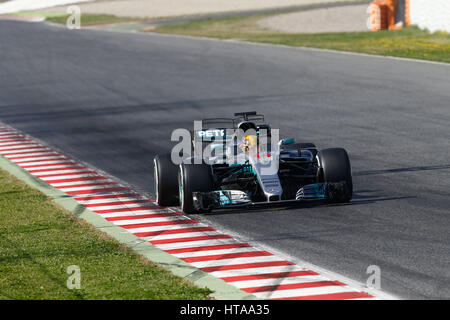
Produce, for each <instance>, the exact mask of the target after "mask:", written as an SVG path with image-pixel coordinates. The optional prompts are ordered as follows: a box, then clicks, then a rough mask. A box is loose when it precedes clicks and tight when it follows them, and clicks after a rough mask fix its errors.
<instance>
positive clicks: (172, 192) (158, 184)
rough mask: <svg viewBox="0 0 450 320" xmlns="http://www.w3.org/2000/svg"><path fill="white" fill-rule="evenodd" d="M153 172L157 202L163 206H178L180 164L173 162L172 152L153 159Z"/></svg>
mask: <svg viewBox="0 0 450 320" xmlns="http://www.w3.org/2000/svg"><path fill="white" fill-rule="evenodd" d="M153 174H154V177H153V180H154V183H155V195H156V202H157V203H158V204H159V205H161V206H177V205H178V204H179V199H178V166H177V165H175V164H174V163H173V162H172V159H171V157H170V153H167V154H160V155H157V156H156V157H155V158H154V159H153Z"/></svg>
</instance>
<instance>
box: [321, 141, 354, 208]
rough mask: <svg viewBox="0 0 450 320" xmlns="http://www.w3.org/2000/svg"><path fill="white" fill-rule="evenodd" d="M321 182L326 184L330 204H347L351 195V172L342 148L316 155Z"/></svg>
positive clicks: (348, 161) (325, 150) (347, 158)
mask: <svg viewBox="0 0 450 320" xmlns="http://www.w3.org/2000/svg"><path fill="white" fill-rule="evenodd" d="M318 160H319V166H320V178H319V180H320V181H321V182H328V183H330V186H329V188H328V196H329V200H328V202H330V203H342V202H349V201H350V200H351V199H352V195H353V181H352V171H351V166H350V159H349V157H348V154H347V151H345V149H342V148H331V149H324V150H320V152H319V153H318Z"/></svg>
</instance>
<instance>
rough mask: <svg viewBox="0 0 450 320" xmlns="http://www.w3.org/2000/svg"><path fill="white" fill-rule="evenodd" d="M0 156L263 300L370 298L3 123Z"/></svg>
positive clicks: (109, 218)
mask: <svg viewBox="0 0 450 320" xmlns="http://www.w3.org/2000/svg"><path fill="white" fill-rule="evenodd" d="M0 154H1V155H3V156H4V157H5V158H7V159H9V160H10V161H12V162H14V163H16V164H17V165H19V166H20V167H22V168H23V169H25V170H26V171H28V172H29V173H30V174H32V175H33V176H35V177H37V178H39V179H41V180H43V181H45V182H46V183H48V184H49V185H51V186H53V187H55V188H57V189H59V190H61V191H63V192H65V193H66V194H68V195H70V196H72V197H73V199H75V200H76V201H77V202H78V203H80V204H81V205H83V206H85V207H86V208H88V209H89V210H91V211H93V212H95V213H97V214H99V215H100V216H102V217H104V218H105V219H106V220H108V221H110V222H111V223H113V224H115V225H117V226H120V227H122V228H123V229H124V230H127V231H128V232H131V233H133V234H134V235H136V236H138V237H141V238H142V239H145V240H146V241H148V242H150V243H152V244H153V245H155V246H156V247H158V248H160V249H161V250H163V251H165V252H167V253H169V254H172V255H174V256H176V257H178V258H179V259H182V260H184V261H185V262H187V263H190V264H192V265H193V266H195V267H197V268H199V269H201V270H203V271H205V272H208V273H210V274H211V275H213V276H215V277H218V278H220V279H222V280H224V281H225V282H227V283H229V284H231V285H234V286H236V287H237V288H239V289H241V290H243V291H245V292H248V293H251V294H253V295H255V296H257V297H258V298H261V299H317V300H318V299H320V300H322V299H333V300H340V299H373V298H375V297H374V296H372V295H369V294H367V293H366V292H361V291H359V290H357V289H355V288H352V287H351V286H348V285H346V284H344V283H342V282H339V281H335V280H333V279H328V278H326V277H324V276H322V275H320V274H319V273H318V272H316V271H314V270H305V268H303V267H300V266H298V265H296V264H294V263H292V262H289V261H286V260H284V259H283V258H280V257H278V256H276V255H274V254H272V253H270V252H267V251H264V250H259V249H257V248H255V247H253V246H251V245H249V244H247V243H242V242H239V241H237V240H236V239H234V238H233V237H231V236H230V235H227V234H223V233H221V232H219V231H217V230H216V229H214V228H212V227H210V226H207V225H205V224H203V223H200V222H198V221H195V220H193V219H191V218H189V217H186V216H185V215H183V214H182V213H180V212H177V211H176V210H173V209H171V208H166V207H160V206H158V205H157V204H156V203H155V202H154V201H152V200H151V199H149V198H147V197H145V196H143V195H141V194H138V193H136V192H135V191H133V190H132V189H131V188H128V187H125V186H122V185H121V184H120V183H118V182H116V181H114V180H113V179H111V178H108V177H106V176H104V175H102V174H99V173H97V172H96V171H95V170H93V169H91V168H89V167H88V166H86V165H84V164H80V163H78V162H76V161H74V160H72V159H70V158H68V157H66V156H65V155H63V154H61V153H59V152H56V151H54V150H52V149H51V148H48V147H46V146H44V145H42V144H40V143H39V142H37V141H34V140H33V139H32V138H31V137H28V136H25V135H23V134H21V133H20V132H18V131H16V130H14V129H12V128H9V127H6V126H2V125H0Z"/></svg>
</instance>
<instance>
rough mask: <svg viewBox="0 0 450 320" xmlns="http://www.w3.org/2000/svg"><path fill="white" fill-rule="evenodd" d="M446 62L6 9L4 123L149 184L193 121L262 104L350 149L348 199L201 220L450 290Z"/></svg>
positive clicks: (391, 281)
mask: <svg viewBox="0 0 450 320" xmlns="http://www.w3.org/2000/svg"><path fill="white" fill-rule="evenodd" d="M449 101H450V66H449V65H444V64H432V63H423V62H415V61H404V60H397V59H387V58H379V57H369V56H362V55H351V54H337V53H333V52H326V51H318V50H303V49H295V48H286V47H280V46H268V45H252V44H241V43H235V42H229V41H228V42H227V41H212V40H202V39H191V38H184V37H174V36H162V35H152V34H146V35H142V34H125V33H112V32H101V31H92V30H89V31H83V30H82V31H70V30H66V29H64V28H56V27H52V26H49V25H46V24H31V23H22V22H13V21H0V121H3V122H4V123H6V124H9V125H11V126H13V127H15V128H17V129H19V130H22V131H24V132H25V133H28V134H30V135H32V136H34V137H36V138H38V139H40V140H42V141H43V142H45V143H47V144H48V145H50V146H52V147H55V148H58V149H60V150H62V151H63V152H65V153H66V154H67V155H69V156H73V157H75V158H77V159H79V160H81V161H84V162H86V163H88V164H90V165H92V166H95V167H96V168H99V169H101V170H103V171H105V172H106V173H108V174H110V175H113V176H115V177H117V178H119V179H120V180H121V181H123V182H125V183H127V184H129V185H131V186H133V187H134V188H135V189H137V190H139V191H141V192H146V193H148V194H152V193H153V176H152V159H153V157H154V156H155V154H157V153H163V152H169V151H170V149H171V147H172V145H173V143H171V142H170V135H171V132H172V131H173V130H174V129H176V128H191V127H192V123H193V121H194V120H199V119H201V118H204V117H217V116H229V115H231V114H232V113H233V112H236V111H247V110H257V111H259V112H261V113H264V114H265V115H266V118H267V119H268V120H270V122H271V124H272V127H273V128H280V129H281V136H282V137H291V136H293V137H295V138H296V139H297V140H298V141H303V142H315V143H316V145H317V146H318V147H319V148H327V147H344V148H346V149H347V151H348V152H349V154H350V158H351V162H352V168H353V175H354V189H355V195H354V199H353V201H352V203H351V204H349V205H342V206H312V207H311V206H307V207H306V206H297V207H293V208H270V209H259V210H250V211H246V210H236V211H217V212H215V213H214V214H211V215H207V216H205V217H198V216H196V217H195V218H196V219H200V220H202V219H203V221H207V222H208V223H210V224H212V226H214V227H216V228H219V229H224V230H231V231H232V232H233V233H235V234H237V235H238V236H241V237H243V238H245V239H246V240H247V241H250V242H255V243H260V244H263V245H266V246H269V247H272V248H274V249H276V250H280V251H281V252H283V253H286V254H288V255H292V256H293V257H297V258H300V259H302V260H305V261H308V262H310V263H313V264H315V265H318V266H320V267H323V268H326V269H328V270H331V271H334V272H336V273H339V274H341V275H344V276H347V277H349V278H351V279H354V280H357V281H360V282H362V283H365V282H366V279H367V277H368V276H369V275H367V274H366V269H367V267H368V266H369V265H377V266H379V267H380V269H381V289H382V290H384V291H386V292H388V293H391V294H394V295H397V296H399V297H401V298H409V299H442V298H444V299H449V298H450V268H449V258H450V245H449V244H450V233H449V227H450V210H449V208H450V197H449V194H450V192H449V190H450V157H449V150H450V140H449V138H450V126H449V123H450V105H449Z"/></svg>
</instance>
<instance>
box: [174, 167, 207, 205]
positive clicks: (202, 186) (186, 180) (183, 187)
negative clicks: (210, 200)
mask: <svg viewBox="0 0 450 320" xmlns="http://www.w3.org/2000/svg"><path fill="white" fill-rule="evenodd" d="M178 185H179V198H180V207H181V210H182V211H183V212H185V213H199V211H198V210H197V209H196V208H195V207H194V203H193V199H192V197H193V195H192V192H209V191H212V190H213V178H212V172H211V167H210V166H209V165H207V164H185V163H182V164H181V165H180V170H179V174H178Z"/></svg>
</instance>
